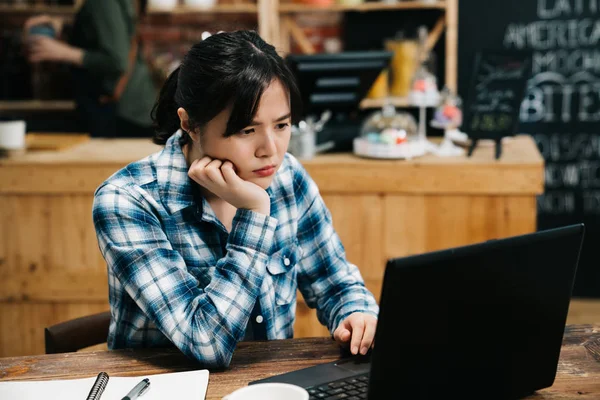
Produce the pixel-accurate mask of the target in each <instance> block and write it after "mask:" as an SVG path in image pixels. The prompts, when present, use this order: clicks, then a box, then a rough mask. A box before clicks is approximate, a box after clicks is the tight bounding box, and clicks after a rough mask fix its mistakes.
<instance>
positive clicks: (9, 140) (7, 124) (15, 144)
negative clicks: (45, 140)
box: [0, 121, 25, 152]
mask: <svg viewBox="0 0 600 400" xmlns="http://www.w3.org/2000/svg"><path fill="white" fill-rule="evenodd" d="M22 150H25V121H0V151H1V152H18V151H22Z"/></svg>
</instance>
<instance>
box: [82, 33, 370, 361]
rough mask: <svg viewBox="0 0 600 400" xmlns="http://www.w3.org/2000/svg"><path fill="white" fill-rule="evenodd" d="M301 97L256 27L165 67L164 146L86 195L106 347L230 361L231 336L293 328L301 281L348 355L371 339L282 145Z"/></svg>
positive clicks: (365, 301) (326, 224)
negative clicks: (102, 289)
mask: <svg viewBox="0 0 600 400" xmlns="http://www.w3.org/2000/svg"><path fill="white" fill-rule="evenodd" d="M298 101H299V93H298V88H297V87H296V83H295V82H294V78H293V76H292V73H291V72H290V70H289V69H288V68H287V66H286V64H285V62H284V60H282V58H281V57H280V56H279V55H278V54H277V53H276V51H275V49H274V47H273V46H271V45H269V44H267V43H265V42H264V41H263V40H262V39H261V38H260V37H259V36H258V35H257V34H256V33H254V32H249V31H237V32H231V33H219V34H217V35H213V36H210V37H209V38H207V39H206V40H204V41H202V42H200V43H198V44H196V45H194V46H193V47H192V48H191V50H190V51H189V52H188V54H187V55H186V56H185V58H184V60H183V62H182V64H181V66H180V67H179V68H178V69H177V70H175V71H174V72H173V73H172V74H171V75H170V77H169V78H168V80H167V81H166V83H165V84H164V87H163V88H162V90H161V92H160V96H159V99H158V102H157V104H156V105H155V109H154V112H153V117H154V120H155V124H156V127H157V134H156V136H155V142H156V143H158V144H164V145H165V147H164V149H163V150H162V151H160V152H158V153H156V154H153V155H151V156H149V157H147V158H145V159H143V160H141V161H138V162H135V163H132V164H130V165H129V166H127V167H125V168H124V169H122V170H121V171H119V172H117V173H116V174H115V175H113V176H112V177H110V178H109V179H108V180H107V181H106V182H104V183H103V184H102V185H101V186H100V187H99V188H98V189H97V191H96V193H95V199H94V206H93V218H94V224H95V227H96V232H97V236H98V242H99V246H100V249H101V251H102V254H103V255H104V258H105V259H106V262H107V265H108V275H109V289H110V306H111V312H112V320H111V325H110V332H109V337H108V344H109V347H110V348H112V349H115V348H125V347H148V346H164V345H167V344H169V343H173V344H175V346H177V347H178V348H179V349H181V351H183V352H184V353H185V354H186V355H188V356H189V357H192V358H195V359H197V360H198V361H200V362H201V363H203V364H204V365H207V366H212V367H223V366H227V365H229V362H230V360H231V357H232V354H233V351H234V350H235V347H236V344H237V342H238V341H240V340H244V339H245V340H248V339H284V338H291V337H293V324H294V318H295V311H296V292H297V289H299V290H300V292H301V293H302V295H303V297H304V299H305V300H306V303H307V304H308V305H309V307H312V308H316V309H317V315H318V318H319V320H320V322H321V323H323V324H324V325H326V326H327V327H328V328H329V330H330V332H331V333H332V334H333V337H334V339H336V340H337V341H338V342H340V343H341V344H343V345H344V346H349V347H350V351H351V352H352V353H354V354H357V353H359V352H360V353H362V354H365V353H366V352H367V350H368V349H369V348H370V347H371V346H372V344H373V338H374V334H375V327H376V316H377V314H378V306H377V303H376V301H375V299H374V297H373V295H372V294H371V293H370V292H369V291H368V290H367V289H366V288H365V286H364V281H363V279H362V277H361V275H360V273H359V270H358V268H357V267H356V266H354V265H352V264H350V263H348V261H347V260H346V258H345V254H344V249H343V247H342V244H341V243H340V240H339V238H338V236H337V234H336V233H335V231H334V229H333V226H332V222H331V217H330V214H329V211H328V210H327V208H326V207H325V204H324V203H323V199H322V198H321V196H320V195H319V191H318V188H317V186H316V184H315V183H314V182H313V180H312V179H311V178H310V176H309V175H308V174H307V173H306V171H305V170H304V169H303V168H302V166H301V165H300V163H299V162H298V161H297V160H296V159H295V158H294V157H293V156H292V155H290V154H289V153H287V152H286V151H287V146H288V143H289V140H290V134H291V133H290V132H291V131H290V125H291V124H292V119H293V118H294V117H298V111H297V106H298V105H299V103H298Z"/></svg>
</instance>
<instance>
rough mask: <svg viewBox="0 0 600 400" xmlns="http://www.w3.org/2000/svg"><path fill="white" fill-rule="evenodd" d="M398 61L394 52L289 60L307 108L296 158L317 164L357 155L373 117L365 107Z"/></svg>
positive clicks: (296, 133)
mask: <svg viewBox="0 0 600 400" xmlns="http://www.w3.org/2000/svg"><path fill="white" fill-rule="evenodd" d="M392 56H393V53H392V52H390V51H347V52H340V53H331V54H328V53H321V54H302V55H300V54H290V55H288V56H287V57H286V61H287V63H288V65H289V66H290V68H291V70H292V72H293V73H294V75H295V77H296V80H297V83H298V87H299V89H300V94H301V97H302V103H303V104H302V110H303V111H302V117H301V120H300V122H299V123H298V124H297V125H295V126H294V127H293V130H292V141H291V142H290V153H292V154H294V153H297V154H294V155H299V156H300V157H301V158H311V157H312V156H314V154H316V153H320V152H347V151H352V141H353V139H354V138H355V137H356V136H358V135H359V134H360V127H361V123H362V120H363V119H364V117H365V116H366V115H367V114H368V113H369V112H372V110H361V109H360V102H361V101H362V100H363V99H364V98H365V96H366V94H367V92H368V91H369V89H370V88H371V86H372V85H373V83H374V82H375V80H376V79H377V77H378V76H379V74H380V73H381V72H382V71H383V70H384V69H385V68H387V67H388V65H389V63H390V61H391V59H392Z"/></svg>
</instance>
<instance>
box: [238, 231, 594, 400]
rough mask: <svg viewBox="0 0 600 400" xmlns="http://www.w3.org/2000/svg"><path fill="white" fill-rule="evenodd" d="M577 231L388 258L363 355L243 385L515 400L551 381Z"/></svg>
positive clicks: (343, 394)
mask: <svg viewBox="0 0 600 400" xmlns="http://www.w3.org/2000/svg"><path fill="white" fill-rule="evenodd" d="M584 230H585V228H584V225H583V224H577V225H569V226H564V227H560V228H555V229H549V230H543V231H538V232H535V233H530V234H525V235H520V236H514V237H510V238H503V239H498V240H491V241H487V242H482V243H478V244H473V245H468V246H463V247H457V248H452V249H447V250H441V251H435V252H430V253H425V254H420V255H415V256H409V257H403V258H393V259H390V260H388V261H387V263H386V269H385V274H384V279H383V287H382V292H381V297H380V301H379V304H380V310H379V318H378V321H377V332H376V335H375V346H374V348H373V349H372V351H371V352H370V354H368V355H367V356H362V357H361V356H353V357H342V356H340V359H339V360H337V361H335V362H330V363H324V364H320V365H317V366H313V367H309V368H304V369H300V370H296V371H293V372H289V373H284V374H279V375H275V376H272V377H269V378H266V379H261V380H257V381H253V382H250V384H256V383H260V382H286V383H293V384H296V385H299V386H302V387H304V388H306V389H307V390H308V391H309V393H310V395H311V399H328V398H331V399H346V400H348V399H349V400H354V399H367V400H380V399H390V398H391V399H445V398H450V397H456V398H460V399H466V398H478V399H491V398H494V399H496V398H497V399H516V398H521V397H524V396H527V395H529V394H532V393H534V392H535V391H537V390H540V389H543V388H547V387H550V386H552V384H553V383H554V379H555V376H556V371H557V366H558V359H559V354H560V350H561V345H562V340H563V333H564V328H565V324H566V320H567V313H568V310H569V303H570V300H571V294H572V289H573V283H574V280H575V273H576V271H577V264H578V261H579V253H580V251H581V245H582V241H583V236H584ZM336 396H337V397H336ZM390 396H391V397H390Z"/></svg>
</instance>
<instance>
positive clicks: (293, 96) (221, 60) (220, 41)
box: [152, 30, 301, 144]
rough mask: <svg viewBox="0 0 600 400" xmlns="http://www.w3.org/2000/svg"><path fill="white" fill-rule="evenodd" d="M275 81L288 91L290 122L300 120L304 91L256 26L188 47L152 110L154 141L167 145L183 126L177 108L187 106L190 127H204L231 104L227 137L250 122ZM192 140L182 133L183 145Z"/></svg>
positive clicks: (207, 39) (219, 35)
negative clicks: (301, 96)
mask: <svg viewBox="0 0 600 400" xmlns="http://www.w3.org/2000/svg"><path fill="white" fill-rule="evenodd" d="M274 80H279V81H280V82H281V84H282V85H283V86H284V87H285V88H286V89H287V90H288V91H289V95H290V101H291V114H292V121H293V122H296V119H297V118H298V117H299V112H300V107H301V104H300V103H301V100H300V92H299V90H298V87H297V84H296V81H295V79H294V75H293V73H292V72H291V70H290V69H289V68H288V66H287V64H286V63H285V60H283V58H282V57H281V56H279V55H278V54H277V51H276V50H275V47H273V46H271V45H270V44H268V43H266V42H265V41H264V40H263V39H262V38H261V37H260V36H259V35H258V34H257V33H256V32H254V31H244V30H240V31H234V32H224V33H218V34H216V35H212V36H209V37H208V38H206V39H205V40H203V41H201V42H199V43H197V44H195V45H194V46H193V47H192V48H191V49H190V50H189V52H188V53H187V54H186V55H185V57H184V58H183V61H182V62H181V65H180V66H179V68H177V69H176V70H175V71H173V72H172V73H171V74H170V75H169V77H168V78H167V80H166V82H165V83H164V85H163V87H162V89H161V91H160V94H159V96H158V101H157V102H156V104H155V105H154V108H153V110H152V119H153V121H154V127H155V131H156V133H155V135H154V139H153V141H154V143H156V144H165V143H166V142H167V140H168V139H169V137H171V136H172V135H173V134H174V133H175V132H176V131H177V129H179V127H180V121H179V117H178V116H177V109H178V108H179V107H183V108H184V109H185V110H186V111H187V113H188V116H189V122H190V129H200V130H201V129H202V128H203V127H204V126H205V125H206V124H207V123H208V122H209V121H210V120H212V119H213V118H215V117H216V116H217V114H219V113H220V112H221V111H223V110H224V109H225V108H226V107H228V106H231V115H230V117H229V121H228V123H227V128H226V131H225V136H230V135H233V134H235V133H236V132H239V131H240V130H242V129H243V128H245V127H246V126H248V125H250V123H251V121H252V120H253V119H254V116H255V114H256V112H257V109H258V105H259V101H260V98H261V96H262V94H263V92H264V91H265V89H266V88H267V87H268V86H269V85H270V84H271V83H272V82H273V81H274ZM188 140H189V136H188V135H186V134H184V135H182V144H185V143H187V142H188Z"/></svg>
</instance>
